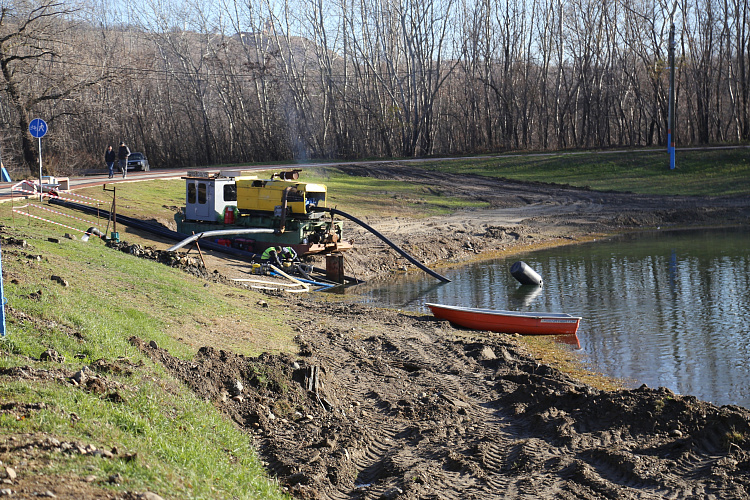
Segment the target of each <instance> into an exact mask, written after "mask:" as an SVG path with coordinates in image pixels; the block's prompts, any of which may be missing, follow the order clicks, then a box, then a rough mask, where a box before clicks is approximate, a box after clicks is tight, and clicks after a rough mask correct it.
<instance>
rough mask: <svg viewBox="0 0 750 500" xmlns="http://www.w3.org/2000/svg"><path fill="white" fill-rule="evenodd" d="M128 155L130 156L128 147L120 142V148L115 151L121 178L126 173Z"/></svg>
mask: <svg viewBox="0 0 750 500" xmlns="http://www.w3.org/2000/svg"><path fill="white" fill-rule="evenodd" d="M128 156H130V148H128V147H127V146H126V145H125V143H124V142H121V143H120V149H119V150H118V151H117V158H118V159H119V160H120V170H122V178H123V179H124V178H125V176H126V175H127V174H128Z"/></svg>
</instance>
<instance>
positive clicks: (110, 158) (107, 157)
mask: <svg viewBox="0 0 750 500" xmlns="http://www.w3.org/2000/svg"><path fill="white" fill-rule="evenodd" d="M116 159H117V153H115V150H114V149H112V146H107V151H106V152H105V153H104V163H106V164H107V168H108V169H109V178H110V179H111V178H112V177H114V176H115V160H116Z"/></svg>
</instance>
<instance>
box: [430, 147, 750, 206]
mask: <svg viewBox="0 0 750 500" xmlns="http://www.w3.org/2000/svg"><path fill="white" fill-rule="evenodd" d="M675 156H676V161H675V163H676V168H675V169H674V170H670V169H669V156H668V155H667V154H666V152H665V151H664V150H658V151H612V152H609V151H603V152H581V153H550V154H530V155H514V154H509V155H504V156H498V157H493V158H476V159H469V160H451V161H435V162H426V163H420V166H421V167H424V168H428V169H432V170H439V171H443V172H451V173H455V174H475V175H484V176H490V177H504V178H507V179H516V180H520V181H528V182H554V183H556V184H569V185H571V186H577V187H588V188H591V189H594V190H600V191H609V190H612V191H623V192H633V193H641V194H657V195H702V196H724V195H729V196H740V195H744V194H747V193H750V149H748V148H737V149H706V150H694V151H678V152H677V153H676V155H675Z"/></svg>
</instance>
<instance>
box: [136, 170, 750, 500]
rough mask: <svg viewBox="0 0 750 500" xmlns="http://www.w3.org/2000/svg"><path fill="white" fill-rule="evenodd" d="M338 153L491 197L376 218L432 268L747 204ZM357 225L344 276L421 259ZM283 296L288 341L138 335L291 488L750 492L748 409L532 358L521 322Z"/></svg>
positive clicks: (397, 494) (446, 493) (331, 494)
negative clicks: (158, 344) (225, 343)
mask: <svg viewBox="0 0 750 500" xmlns="http://www.w3.org/2000/svg"><path fill="white" fill-rule="evenodd" d="M342 169H343V170H345V171H346V172H347V173H349V174H351V175H357V176H373V177H378V178H385V179H391V180H399V181H402V182H411V183H423V184H425V185H428V186H430V188H431V189H435V186H438V189H440V190H441V194H442V195H443V196H460V197H464V198H470V199H479V200H483V201H486V202H488V203H489V205H490V207H491V208H490V209H488V210H475V211H463V212H459V213H456V214H453V215H451V216H448V217H439V218H428V219H414V218H409V217H396V218H384V217H381V218H378V217H370V218H368V219H367V220H366V222H368V223H369V224H370V225H372V226H373V227H375V228H376V229H377V230H378V231H380V232H381V233H383V234H384V235H387V236H388V237H389V239H391V240H392V241H393V242H394V243H396V244H398V245H400V246H402V247H403V248H404V249H406V250H407V251H409V253H410V254H412V255H413V256H415V257H416V258H418V259H420V260H421V261H422V262H424V263H426V264H429V265H431V266H438V268H439V267H440V266H443V265H449V264H456V263H461V262H465V261H467V260H470V259H476V258H483V257H487V256H492V255H496V254H499V253H510V252H517V251H519V250H523V249H528V248H535V247H541V246H554V245H561V244H570V243H575V242H576V241H586V240H588V239H591V238H592V237H595V236H596V237H599V236H601V235H605V234H610V233H613V232H622V231H629V230H640V229H644V228H654V229H656V228H659V229H660V230H664V229H667V228H669V227H676V226H679V227H683V226H696V225H698V226H711V225H717V224H742V225H746V224H747V222H748V216H749V215H750V201H748V200H742V199H732V198H721V199H716V198H714V199H708V198H695V197H649V196H640V195H633V194H622V193H599V192H593V191H588V190H582V189H576V188H570V187H564V186H553V185H545V184H523V183H517V182H511V181H504V180H492V179H486V178H480V177H471V178H467V177H466V176H462V177H456V176H452V175H447V174H435V173H425V172H422V171H420V170H417V169H413V168H410V167H404V166H401V165H398V164H377V165H353V166H345V167H342ZM352 226H353V225H351V224H349V225H347V228H348V232H347V234H348V235H350V237H352V238H353V239H354V242H355V247H354V249H353V250H352V251H351V252H348V253H347V255H346V262H347V271H348V272H349V273H350V274H351V275H353V276H356V277H360V278H368V279H369V278H373V277H375V276H378V275H380V274H383V273H390V272H392V271H397V270H409V271H413V270H414V267H413V266H411V265H410V264H409V263H408V262H407V261H406V260H404V259H403V258H402V257H400V256H399V255H398V254H397V253H396V252H394V251H393V250H391V249H390V248H388V247H386V246H385V245H384V244H383V243H382V242H381V241H380V240H378V239H376V238H375V237H374V236H372V235H371V234H369V233H367V232H366V231H364V230H361V229H358V228H356V227H352ZM216 265H219V264H216ZM210 266H211V264H209V267H210ZM415 272H421V271H415ZM287 307H288V312H289V314H288V317H289V322H290V323H291V324H292V325H293V326H294V327H295V328H296V329H297V331H298V332H299V335H298V337H297V343H298V345H299V352H298V353H295V354H290V355H285V356H272V355H263V356H260V357H258V358H245V357H242V356H238V355H235V354H233V353H231V352H223V351H217V350H215V349H213V348H211V347H210V346H207V347H204V348H202V349H200V350H199V352H198V353H197V354H196V356H195V359H193V360H192V361H189V362H185V361H181V360H179V359H177V358H175V357H173V356H171V355H170V354H169V353H168V352H165V351H163V350H161V349H158V348H151V347H149V346H148V343H147V339H138V338H133V339H131V340H132V342H133V343H134V344H135V345H138V346H140V348H141V349H142V351H143V352H144V353H146V354H147V355H148V356H150V357H151V358H152V359H154V360H155V361H158V362H160V363H162V364H163V365H164V366H165V367H166V368H167V369H169V370H170V371H171V372H172V373H173V374H174V375H175V376H176V377H178V378H179V379H181V380H183V381H184V382H185V383H186V384H187V385H189V386H190V387H191V388H193V390H194V391H196V393H197V394H199V395H200V396H201V397H204V398H207V399H210V400H212V401H215V402H216V404H217V405H219V407H220V408H222V411H224V412H225V413H226V414H227V415H228V416H230V417H231V418H232V419H233V420H234V421H235V422H236V423H237V424H238V425H239V426H240V427H241V428H243V429H245V430H246V431H248V432H249V433H250V434H251V435H252V436H253V439H254V440H255V443H256V445H257V447H258V449H259V451H260V454H261V456H262V457H263V459H264V460H265V461H266V462H267V464H268V469H269V471H270V472H271V473H272V474H274V475H275V476H277V477H278V478H279V479H280V481H281V483H282V484H283V485H284V486H285V487H287V488H288V490H289V491H290V492H291V493H292V494H293V495H294V496H295V497H297V498H310V499H344V498H362V499H396V498H398V499H494V498H584V499H587V498H590V499H599V498H634V499H635V498H639V499H640V498H712V497H714V498H750V476H748V472H750V440H749V439H748V438H750V412H748V410H747V409H744V408H740V407H729V406H725V407H717V406H714V405H712V404H709V403H706V402H702V401H699V400H697V399H696V398H694V397H690V396H679V395H675V394H673V393H672V392H671V391H669V390H668V389H664V388H648V387H645V386H644V387H640V388H638V389H634V390H621V391H616V392H606V391H600V390H597V389H595V388H592V387H589V386H586V385H584V384H582V383H580V382H577V381H576V380H573V379H571V378H570V377H569V376H567V375H565V374H564V373H561V372H560V371H558V370H556V369H554V368H551V367H549V366H546V365H543V364H540V363H539V362H538V361H537V360H536V358H535V357H534V355H533V354H532V353H529V352H527V351H526V350H525V348H523V347H522V345H521V344H519V343H518V342H517V340H516V339H515V338H514V337H512V336H509V335H499V334H492V333H489V332H467V331H465V330H459V329H455V328H453V327H452V326H451V325H450V324H448V323H446V322H443V321H437V320H435V319H434V318H432V317H430V316H422V315H419V314H413V313H404V312H399V311H393V310H382V309H374V308H370V307H367V306H362V305H351V304H338V305H333V306H332V305H330V304H327V305H326V306H325V307H323V308H321V307H320V306H319V304H317V303H316V302H315V299H314V298H312V297H311V298H308V299H299V298H289V299H288V305H287Z"/></svg>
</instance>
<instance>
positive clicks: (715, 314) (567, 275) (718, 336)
mask: <svg viewBox="0 0 750 500" xmlns="http://www.w3.org/2000/svg"><path fill="white" fill-rule="evenodd" d="M748 249H750V232H748V231H744V230H715V231H691V232H656V233H651V234H645V235H644V234H642V235H633V236H627V237H622V238H619V239H616V240H612V241H606V242H597V243H594V244H586V245H576V246H571V247H564V248H558V249H551V250H546V251H543V252H535V253H531V254H527V255H524V256H522V257H521V259H522V260H523V261H525V262H526V263H527V264H528V265H529V266H531V267H532V268H533V269H534V270H536V271H537V272H538V273H539V274H540V275H541V276H542V278H543V279H544V286H543V287H529V286H527V285H526V286H523V285H519V284H518V282H517V281H516V280H515V279H514V278H513V277H512V276H511V275H510V273H509V270H508V269H509V266H510V264H512V263H513V262H515V261H516V260H519V257H515V258H513V259H512V260H497V261H492V262H485V263H478V264H473V265H470V266H466V267H464V268H461V269H453V270H449V271H448V272H445V273H442V274H444V275H445V276H446V277H448V278H449V279H451V280H453V281H452V283H448V284H442V285H441V284H436V283H435V281H434V279H433V278H430V277H429V276H426V275H423V274H414V275H409V276H400V277H399V278H398V280H396V281H394V282H391V283H385V284H380V285H366V286H365V287H362V288H360V287H357V288H358V289H359V292H358V293H362V294H363V295H362V297H361V299H360V300H362V301H365V302H369V303H374V304H378V305H385V306H388V307H398V308H402V309H410V310H415V311H422V312H429V311H427V310H426V308H425V307H424V303H425V302H437V303H444V304H450V305H463V306H469V307H485V308H493V309H511V310H519V311H530V310H533V311H550V312H565V313H568V314H573V315H575V316H582V317H583V320H582V321H581V326H580V328H579V330H578V338H579V340H580V344H581V348H582V350H583V351H584V352H585V353H586V354H587V358H588V359H590V360H591V362H592V364H594V365H595V368H596V369H597V370H600V371H602V372H604V373H607V374H610V375H613V376H616V377H620V378H623V379H626V380H633V381H635V382H634V383H636V384H640V383H646V384H648V385H649V386H652V387H657V386H665V387H669V388H670V389H672V390H673V391H675V392H677V393H682V394H692V395H695V396H697V397H699V398H701V399H705V400H708V401H712V402H714V403H717V404H739V405H742V406H745V407H750V368H749V367H748V366H747V365H748V363H747V361H748V357H750V282H749V281H750V250H748Z"/></svg>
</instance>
